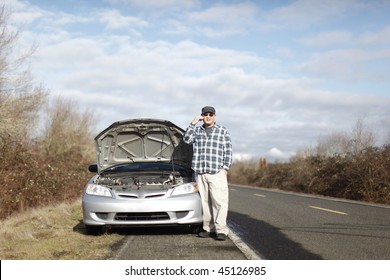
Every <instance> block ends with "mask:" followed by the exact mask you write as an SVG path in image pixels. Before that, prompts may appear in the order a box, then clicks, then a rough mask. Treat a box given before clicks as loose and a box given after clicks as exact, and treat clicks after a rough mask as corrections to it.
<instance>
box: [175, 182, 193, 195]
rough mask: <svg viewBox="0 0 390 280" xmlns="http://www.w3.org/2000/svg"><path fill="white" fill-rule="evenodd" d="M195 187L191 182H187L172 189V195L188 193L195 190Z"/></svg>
mask: <svg viewBox="0 0 390 280" xmlns="http://www.w3.org/2000/svg"><path fill="white" fill-rule="evenodd" d="M196 191H197V190H196V188H195V186H194V184H193V183H188V184H184V185H180V186H177V187H175V188H174V189H173V191H172V194H171V195H172V196H175V195H182V194H190V193H194V192H196Z"/></svg>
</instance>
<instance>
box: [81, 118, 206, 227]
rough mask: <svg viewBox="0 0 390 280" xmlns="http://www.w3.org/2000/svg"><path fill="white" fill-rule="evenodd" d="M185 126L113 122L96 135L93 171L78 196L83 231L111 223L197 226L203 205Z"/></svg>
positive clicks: (145, 121) (143, 121) (152, 121)
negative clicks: (184, 139) (80, 198)
mask: <svg viewBox="0 0 390 280" xmlns="http://www.w3.org/2000/svg"><path fill="white" fill-rule="evenodd" d="M183 134H184V130H183V129H181V128H180V127H178V126H176V125H175V124H173V123H171V122H169V121H165V120H157V119H133V120H125V121H119V122H115V123H113V124H112V125H111V126H109V127H108V128H106V129H105V130H103V131H102V132H101V133H100V134H99V135H97V136H96V138H95V141H96V149H97V150H96V151H97V164H93V165H90V166H89V171H91V172H94V173H96V174H95V176H93V177H92V178H91V179H90V181H89V182H88V183H87V184H86V186H85V188H84V192H83V196H82V208H83V222H84V224H85V227H86V231H87V233H88V234H99V233H101V232H102V231H103V230H104V229H105V228H107V227H115V226H164V225H186V226H187V225H188V226H189V227H190V228H191V229H192V230H194V231H196V230H199V228H200V226H201V223H202V207H201V202H200V197H199V193H198V192H197V188H196V183H195V182H194V178H195V176H194V173H193V171H192V169H191V161H192V147H191V146H189V145H187V144H185V143H184V142H183V140H182V138H183Z"/></svg>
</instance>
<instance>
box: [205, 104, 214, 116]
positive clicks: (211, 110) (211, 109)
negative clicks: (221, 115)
mask: <svg viewBox="0 0 390 280" xmlns="http://www.w3.org/2000/svg"><path fill="white" fill-rule="evenodd" d="M205 113H213V114H215V109H214V107H212V106H205V107H203V108H202V115H203V114H205Z"/></svg>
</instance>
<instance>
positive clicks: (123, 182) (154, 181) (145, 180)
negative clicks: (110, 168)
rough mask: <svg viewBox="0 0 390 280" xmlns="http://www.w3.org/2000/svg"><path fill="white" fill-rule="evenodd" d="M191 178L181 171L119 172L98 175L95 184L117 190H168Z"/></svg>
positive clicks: (189, 180) (187, 181)
mask: <svg viewBox="0 0 390 280" xmlns="http://www.w3.org/2000/svg"><path fill="white" fill-rule="evenodd" d="M191 181H192V180H191V178H188V177H186V176H182V175H181V174H180V172H171V173H169V174H158V175H157V174H141V173H139V174H127V175H126V174H119V175H113V174H109V175H98V177H97V178H96V180H95V182H94V183H95V184H98V185H104V186H107V187H109V188H111V189H114V190H117V191H134V190H139V189H141V188H142V189H145V190H166V189H170V188H173V187H175V186H178V185H182V184H185V183H189V182H191Z"/></svg>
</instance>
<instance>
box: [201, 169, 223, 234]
mask: <svg viewBox="0 0 390 280" xmlns="http://www.w3.org/2000/svg"><path fill="white" fill-rule="evenodd" d="M197 183H198V188H199V194H200V197H201V200H202V208H203V229H204V230H205V231H208V232H216V233H224V234H226V235H228V233H229V229H228V227H227V224H226V219H227V214H228V204H229V190H228V183H227V175H226V173H225V171H224V170H221V171H220V172H219V173H217V174H201V175H198V176H197Z"/></svg>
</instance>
